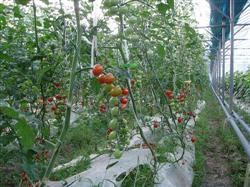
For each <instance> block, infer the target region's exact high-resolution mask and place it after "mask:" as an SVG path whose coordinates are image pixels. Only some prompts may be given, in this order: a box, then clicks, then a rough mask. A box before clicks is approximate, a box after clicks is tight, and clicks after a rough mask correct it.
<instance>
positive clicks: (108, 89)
mask: <svg viewBox="0 0 250 187" xmlns="http://www.w3.org/2000/svg"><path fill="white" fill-rule="evenodd" d="M112 88H113V85H112V84H106V85H105V86H104V91H105V92H110V90H111V89H112Z"/></svg>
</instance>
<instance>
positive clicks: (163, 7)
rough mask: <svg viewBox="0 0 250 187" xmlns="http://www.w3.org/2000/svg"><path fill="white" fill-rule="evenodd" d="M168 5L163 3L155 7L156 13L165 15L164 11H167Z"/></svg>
mask: <svg viewBox="0 0 250 187" xmlns="http://www.w3.org/2000/svg"><path fill="white" fill-rule="evenodd" d="M168 8H169V7H168V5H167V4H165V3H160V4H158V5H157V9H158V12H159V13H160V14H162V15H165V14H166V11H167V10H168Z"/></svg>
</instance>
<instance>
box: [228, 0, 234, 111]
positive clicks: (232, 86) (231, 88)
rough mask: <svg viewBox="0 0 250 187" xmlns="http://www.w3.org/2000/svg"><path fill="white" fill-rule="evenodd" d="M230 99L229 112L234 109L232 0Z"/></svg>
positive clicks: (232, 2)
mask: <svg viewBox="0 0 250 187" xmlns="http://www.w3.org/2000/svg"><path fill="white" fill-rule="evenodd" d="M230 19H231V20H230V32H231V37H230V43H231V54H230V98H229V110H230V112H232V109H233V96H234V0H230Z"/></svg>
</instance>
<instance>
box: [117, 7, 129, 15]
mask: <svg viewBox="0 0 250 187" xmlns="http://www.w3.org/2000/svg"><path fill="white" fill-rule="evenodd" d="M127 12H128V8H127V7H126V6H122V7H120V8H119V13H120V14H126V13H127Z"/></svg>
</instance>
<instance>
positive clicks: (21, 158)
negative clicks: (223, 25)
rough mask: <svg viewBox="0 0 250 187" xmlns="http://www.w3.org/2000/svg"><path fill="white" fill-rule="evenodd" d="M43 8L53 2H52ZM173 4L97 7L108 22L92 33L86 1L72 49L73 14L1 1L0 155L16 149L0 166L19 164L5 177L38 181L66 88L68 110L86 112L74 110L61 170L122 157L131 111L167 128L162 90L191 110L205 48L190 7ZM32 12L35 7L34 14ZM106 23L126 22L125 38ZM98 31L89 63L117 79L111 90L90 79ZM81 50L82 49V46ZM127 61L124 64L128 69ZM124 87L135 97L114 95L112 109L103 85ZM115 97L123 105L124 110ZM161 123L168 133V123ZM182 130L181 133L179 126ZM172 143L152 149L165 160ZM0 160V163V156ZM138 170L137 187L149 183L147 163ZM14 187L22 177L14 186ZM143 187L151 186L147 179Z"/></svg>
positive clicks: (61, 119)
mask: <svg viewBox="0 0 250 187" xmlns="http://www.w3.org/2000/svg"><path fill="white" fill-rule="evenodd" d="M41 1H42V2H43V3H45V4H47V5H48V4H49V1H48V0H41ZM37 4H38V3H37ZM72 4H73V2H72ZM174 4H175V2H174V0H168V1H165V2H162V3H160V2H159V1H155V0H153V1H152V0H145V1H141V2H137V3H134V2H133V1H131V2H130V1H128V2H127V3H122V1H120V0H105V1H103V7H102V8H103V11H104V12H105V17H104V19H102V20H99V22H98V24H97V26H96V27H93V22H92V20H89V17H90V15H91V13H92V10H93V7H92V2H91V1H89V2H86V3H83V4H81V5H80V19H81V20H82V19H83V20H84V21H83V22H81V25H80V28H81V29H80V30H81V36H82V37H81V38H79V39H80V40H79V42H78V43H77V42H76V41H77V40H76V38H77V32H76V25H75V21H76V20H75V16H74V14H73V12H72V11H71V10H69V11H68V10H66V9H65V10H64V7H61V6H57V7H52V6H45V8H43V7H40V6H36V5H35V4H32V2H30V1H29V0H16V4H14V3H10V4H9V5H8V6H7V5H4V4H0V35H1V38H0V41H1V42H0V43H1V44H0V58H1V63H0V69H1V73H0V99H1V101H4V104H3V105H2V104H1V106H0V130H1V132H0V133H1V134H0V148H1V151H2V150H6V147H8V146H10V147H12V146H13V147H14V150H16V152H17V156H18V159H16V158H14V156H16V155H14V154H13V156H12V155H11V154H10V153H11V151H7V152H6V154H7V155H8V156H9V157H10V158H9V161H8V162H9V163H8V164H6V166H12V165H13V163H15V164H16V167H17V169H16V170H12V171H11V174H10V175H9V176H7V177H6V178H8V179H9V178H11V177H10V176H12V175H13V176H19V175H20V173H21V172H23V171H24V172H26V173H27V174H28V177H29V182H30V183H33V184H34V183H35V182H36V181H38V180H41V176H42V175H43V173H44V171H45V169H46V167H47V165H48V162H49V161H48V160H47V159H50V157H51V155H52V152H53V149H54V148H53V146H52V145H55V144H57V143H58V138H59V134H60V133H61V132H62V127H63V124H64V123H65V113H66V109H67V106H68V105H69V104H71V103H68V101H67V99H66V98H67V95H69V88H70V87H71V88H73V102H72V104H73V107H72V109H73V110H75V111H77V112H79V111H82V112H79V115H80V118H79V119H78V121H77V122H76V123H75V124H74V125H73V124H71V125H70V127H69V130H68V133H67V134H66V138H65V139H64V140H63V142H62V143H63V145H62V149H61V152H60V154H59V159H57V161H56V163H57V164H59V163H65V162H67V161H69V160H70V159H73V158H75V157H77V156H79V155H84V156H86V157H88V155H89V154H91V153H99V152H112V151H114V150H119V151H121V152H122V151H123V150H124V149H125V148H126V146H127V145H128V144H129V137H130V136H131V133H132V131H133V130H135V131H136V130H138V129H136V126H137V124H134V123H135V119H134V118H135V117H134V111H135V110H136V114H137V115H138V118H143V117H144V116H149V115H152V116H153V115H158V114H162V113H163V114H164V115H165V121H166V120H167V119H168V118H169V117H170V116H172V115H174V114H171V111H170V107H169V100H167V99H166V96H165V93H164V92H165V90H166V89H171V90H173V94H174V100H173V102H172V103H173V105H171V107H173V108H172V109H173V110H174V112H177V113H178V112H179V113H182V112H185V111H186V110H192V109H193V106H191V105H192V103H195V100H196V99H197V96H199V94H200V91H201V89H202V87H203V86H204V84H205V80H206V79H205V76H204V75H205V74H206V70H205V67H206V66H205V62H204V60H203V54H204V49H203V46H202V43H201V42H202V40H201V36H200V35H199V34H198V33H196V31H195V30H194V29H192V27H191V25H192V23H193V20H191V19H190V17H189V15H191V14H192V7H191V5H190V3H189V1H183V2H182V3H181V4H180V6H178V7H175V6H174ZM22 5H24V6H22ZM34 6H36V7H34ZM152 7H153V8H152ZM34 10H37V12H36V13H37V14H36V15H35V14H34ZM172 10H174V11H172ZM106 15H107V16H106ZM152 15H154V16H152ZM110 16H112V17H113V18H114V20H115V24H124V25H125V27H124V33H123V32H122V31H121V30H120V31H119V33H115V32H113V30H111V29H110V28H109V24H108V23H109V20H110ZM122 17H124V20H123V19H121V18H122ZM121 20H123V23H121ZM86 22H88V23H89V24H85V23H86ZM83 23H84V24H83ZM124 25H120V26H124ZM78 31H79V29H78ZM94 34H97V35H96V36H97V41H98V53H97V52H95V55H94V56H93V58H94V60H95V63H100V64H102V65H103V66H104V72H103V73H104V74H107V73H112V74H113V75H114V77H115V80H114V82H113V83H112V84H111V85H110V86H109V87H108V86H103V85H102V84H100V82H99V81H98V78H97V77H93V76H92V75H90V72H89V71H90V68H89V67H90V62H91V55H90V54H91V45H89V41H91V40H92V38H93V35H94ZM125 40H126V41H125ZM76 43H77V45H76ZM79 43H82V45H81V46H80V47H79ZM126 44H128V45H126ZM120 46H121V47H120ZM118 48H119V49H121V50H119V49H118ZM76 51H77V56H76V55H75V54H76ZM122 52H123V53H122ZM78 53H79V54H78ZM127 55H128V57H129V59H128V60H129V61H128V62H126V63H124V62H125V61H124V59H125V57H126V56H127ZM76 57H77V58H79V59H80V60H79V63H78V64H77V73H76V74H75V77H76V80H75V81H74V83H72V84H71V85H70V83H69V80H70V67H71V64H72V63H73V62H75V58H76ZM93 58H92V59H93ZM130 80H131V91H132V93H133V97H132V94H131V93H129V94H128V95H123V96H119V97H117V98H116V100H117V102H116V103H112V102H109V101H110V98H111V96H110V94H109V88H112V87H113V86H117V87H118V86H119V87H121V88H128V86H130V84H127V81H130ZM186 80H191V82H192V83H191V85H190V86H189V87H188V86H187V85H186V83H185V82H184V81H186ZM182 90H185V91H186V92H187V94H186V95H187V99H186V100H185V102H183V103H179V101H178V100H177V97H178V94H180V92H181V91H182ZM121 97H126V98H128V103H127V105H126V106H123V108H122V105H121V103H120V98H121ZM132 102H133V104H132ZM114 105H118V106H117V108H118V111H116V112H115V113H116V114H115V118H117V124H115V133H113V134H115V137H114V138H115V140H110V139H108V134H109V133H110V132H109V130H110V129H109V126H108V124H109V123H110V121H111V120H112V119H113V117H114V115H113V116H112V112H111V108H113V107H114ZM100 109H101V110H100ZM78 110H79V111H78ZM113 113H114V112H113ZM172 117H176V116H172ZM67 119H68V117H67ZM139 120H140V119H139ZM161 125H162V126H167V124H166V123H164V124H161ZM73 126H75V127H73ZM162 129H164V128H162ZM113 130H114V129H113ZM178 130H179V131H180V132H182V130H183V129H181V128H180V129H178ZM167 136H168V135H167ZM174 136H177V135H174ZM173 140H176V139H175V138H173ZM173 140H172V141H171V142H165V143H166V145H169V146H162V147H159V150H157V151H159V155H160V157H161V158H163V157H164V156H163V155H164V153H166V152H172V151H174V147H175V145H176V144H174V143H173ZM44 153H46V154H45V155H46V159H45V158H44ZM118 153H119V152H118ZM41 155H42V156H41ZM118 156H119V155H118ZM1 159H2V160H1ZM1 159H0V161H1V162H2V161H3V160H4V159H5V158H1ZM164 161H165V160H164V159H162V162H164ZM2 163H4V162H2ZM86 165H87V164H86V163H83V164H82V165H81V164H80V166H79V168H72V170H69V172H68V171H62V173H61V175H62V176H61V177H62V178H63V177H66V176H69V175H72V174H73V173H75V172H77V171H80V170H82V169H84V168H85V166H86ZM85 169H86V168H85ZM137 169H138V170H137V171H141V172H139V173H140V175H141V176H140V177H139V178H138V181H137V183H138V184H142V182H143V180H144V179H145V176H149V177H148V178H149V179H151V177H152V173H151V169H150V168H149V166H139V167H138V168H137ZM0 171H1V169H0ZM4 171H5V170H4ZM4 171H1V173H4ZM13 173H14V174H13ZM132 173H133V172H132ZM132 173H131V175H129V177H127V178H126V180H127V181H130V182H131V179H132V178H133V177H135V176H133V175H134V174H132ZM57 175H60V173H59V174H57ZM55 177H56V178H58V177H59V176H55ZM129 178H130V179H129ZM58 179H59V178H58ZM60 179H61V178H60ZM6 181H7V182H8V180H6ZM19 181H20V179H19ZM130 182H128V183H130ZM151 182H152V180H151ZM17 183H18V180H16V181H15V184H14V185H13V186H17ZM146 183H147V184H149V186H150V185H152V183H150V181H149V180H148V181H147V180H146ZM6 184H7V183H6ZM4 185H5V184H4ZM4 185H3V186H4Z"/></svg>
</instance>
